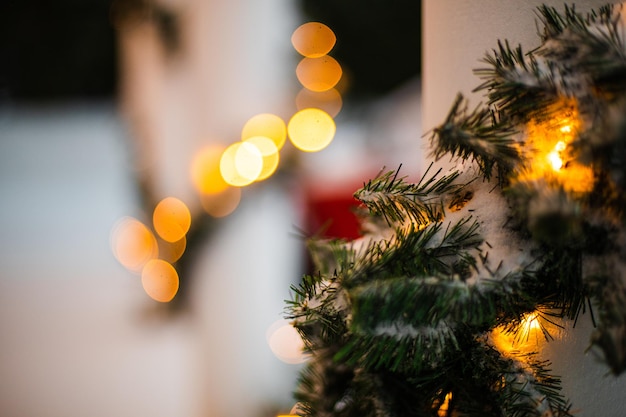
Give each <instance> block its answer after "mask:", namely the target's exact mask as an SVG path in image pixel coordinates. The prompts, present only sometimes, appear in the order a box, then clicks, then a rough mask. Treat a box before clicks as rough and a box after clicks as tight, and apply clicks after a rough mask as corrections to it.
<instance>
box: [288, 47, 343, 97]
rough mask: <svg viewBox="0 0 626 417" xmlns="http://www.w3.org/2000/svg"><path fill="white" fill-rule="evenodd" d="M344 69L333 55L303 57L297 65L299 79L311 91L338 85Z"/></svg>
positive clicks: (328, 88)
mask: <svg viewBox="0 0 626 417" xmlns="http://www.w3.org/2000/svg"><path fill="white" fill-rule="evenodd" d="M342 74H343V71H342V69H341V65H339V63H338V62H337V61H336V60H335V59H334V58H333V57H331V56H328V55H324V56H322V57H319V58H303V59H302V61H300V63H299V64H298V66H297V67H296V76H297V77H298V81H300V84H302V85H303V86H304V87H305V88H308V89H309V90H311V91H326V90H330V89H331V88H333V87H334V86H336V85H337V83H338V82H339V80H340V79H341V76H342Z"/></svg>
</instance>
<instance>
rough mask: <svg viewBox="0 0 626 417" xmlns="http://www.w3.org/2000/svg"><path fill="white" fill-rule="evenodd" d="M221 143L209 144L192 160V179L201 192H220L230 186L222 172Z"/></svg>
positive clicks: (222, 150) (222, 151)
mask: <svg viewBox="0 0 626 417" xmlns="http://www.w3.org/2000/svg"><path fill="white" fill-rule="evenodd" d="M222 153H224V147H223V146H221V145H212V146H208V147H206V148H204V149H202V150H200V151H199V152H197V153H196V154H195V155H194V157H193V159H192V161H191V180H192V182H193V184H194V186H195V188H196V190H198V192H199V193H200V194H218V193H221V192H222V191H224V190H225V189H226V188H228V184H227V183H226V181H224V178H222V174H221V173H220V158H221V156H222Z"/></svg>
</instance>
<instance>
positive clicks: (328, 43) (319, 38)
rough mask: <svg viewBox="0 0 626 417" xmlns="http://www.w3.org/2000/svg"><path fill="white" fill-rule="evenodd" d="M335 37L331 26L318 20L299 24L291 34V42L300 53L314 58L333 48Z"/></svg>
mask: <svg viewBox="0 0 626 417" xmlns="http://www.w3.org/2000/svg"><path fill="white" fill-rule="evenodd" d="M335 42H337V37H336V36H335V33H334V32H333V31H332V29H331V28H329V27H328V26H326V25H325V24H323V23H320V22H308V23H305V24H303V25H301V26H299V27H298V28H297V29H296V30H294V31H293V34H292V35H291V44H292V45H293V47H294V49H295V50H296V51H298V53H300V54H301V55H304V56H306V57H310V58H316V57H320V56H323V55H326V54H327V53H329V52H330V51H331V49H333V47H334V46H335Z"/></svg>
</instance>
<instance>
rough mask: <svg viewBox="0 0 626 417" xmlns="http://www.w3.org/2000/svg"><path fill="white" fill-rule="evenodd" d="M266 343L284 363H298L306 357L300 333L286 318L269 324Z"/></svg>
mask: <svg viewBox="0 0 626 417" xmlns="http://www.w3.org/2000/svg"><path fill="white" fill-rule="evenodd" d="M267 343H268V344H269V346H270V349H271V350H272V352H273V353H274V355H276V357H277V358H278V359H280V360H281V361H283V362H285V363H289V364H298V363H302V362H304V361H306V359H307V355H305V353H304V342H303V341H302V338H301V337H300V334H298V331H297V330H296V329H295V328H294V327H293V326H292V325H291V324H289V322H288V321H286V320H279V321H277V322H275V323H274V324H272V325H271V326H270V328H269V329H268V330H267Z"/></svg>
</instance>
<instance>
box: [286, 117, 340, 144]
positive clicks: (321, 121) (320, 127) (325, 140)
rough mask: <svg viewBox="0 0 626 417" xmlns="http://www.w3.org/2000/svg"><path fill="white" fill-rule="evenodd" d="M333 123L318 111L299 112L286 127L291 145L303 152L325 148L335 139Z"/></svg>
mask: <svg viewBox="0 0 626 417" xmlns="http://www.w3.org/2000/svg"><path fill="white" fill-rule="evenodd" d="M336 129H337V128H336V126H335V121H334V120H333V118H332V117H330V115H328V113H326V112H325V111H323V110H320V109H313V108H311V109H304V110H300V111H299V112H297V113H296V114H294V115H293V116H292V117H291V120H289V124H288V125H287V132H288V134H289V139H290V140H291V142H292V143H293V145H294V146H295V147H296V148H298V149H300V150H302V151H305V152H317V151H320V150H322V149H324V148H325V147H327V146H328V145H329V144H330V142H332V140H333V138H334V137H335V131H336Z"/></svg>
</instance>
